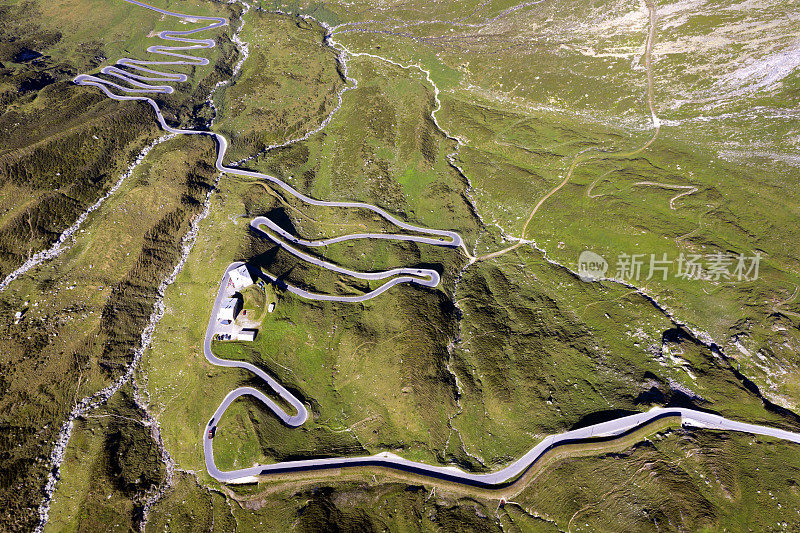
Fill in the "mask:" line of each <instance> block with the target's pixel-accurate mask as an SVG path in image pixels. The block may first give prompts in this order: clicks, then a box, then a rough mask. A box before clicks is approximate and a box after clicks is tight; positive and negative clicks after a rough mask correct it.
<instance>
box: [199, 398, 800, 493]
mask: <svg viewBox="0 0 800 533" xmlns="http://www.w3.org/2000/svg"><path fill="white" fill-rule="evenodd" d="M238 390H240V389H237V391H238ZM237 391H234V393H235V392H237ZM231 394H233V393H231ZM243 394H246V392H244V393H243ZM229 396H230V395H229ZM227 400H228V398H226V401H227ZM223 405H224V404H223ZM226 407H227V405H224V407H223V406H220V408H219V409H217V411H216V412H215V413H214V419H215V420H219V416H221V415H222V413H224V411H225V408H226ZM666 417H680V418H681V424H682V425H684V426H694V427H702V428H710V429H715V430H727V431H741V432H744V433H751V434H754V435H763V436H768V437H774V438H778V439H783V440H789V441H792V442H795V443H798V444H800V434H799V433H793V432H790V431H785V430H782V429H776V428H770V427H765V426H758V425H755V424H746V423H743V422H736V421H734V420H729V419H727V418H723V417H721V416H718V415H713V414H709V413H703V412H700V411H694V410H692V409H683V408H664V407H657V408H654V409H652V410H650V411H648V412H645V413H637V414H634V415H629V416H625V417H622V418H618V419H616V420H612V421H610V422H603V423H601V424H595V425H592V426H588V427H584V428H581V429H575V430H572V431H566V432H564V433H559V434H557V435H550V436H548V437H545V438H544V439H543V440H542V441H541V442H539V444H537V445H536V446H534V447H533V448H532V449H531V450H530V451H529V452H528V453H526V454H525V455H523V456H522V457H520V458H519V459H517V460H516V461H514V462H513V463H511V464H510V465H508V466H506V467H505V468H503V469H501V470H497V471H495V472H489V473H485V474H475V473H471V472H465V471H463V470H461V469H459V468H455V467H452V466H433V465H427V464H424V463H419V462H416V461H410V460H408V459H403V458H402V457H398V456H396V455H393V454H390V453H379V454H376V455H370V456H365V457H332V458H326V459H307V460H301V461H285V462H282V463H274V464H268V465H256V466H252V467H250V468H242V469H239V470H231V471H227V472H223V471H221V470H219V469H218V468H217V466H216V464H214V449H213V439H210V438H208V432H206V433H205V434H204V437H203V449H204V451H205V457H206V468H207V469H208V473H209V474H210V475H211V476H212V477H214V478H215V479H217V480H219V481H225V482H233V483H235V482H251V481H255V479H256V476H260V475H266V474H277V473H286V472H298V471H313V470H327V469H334V468H347V467H357V466H359V467H364V466H367V467H370V466H372V467H385V468H391V469H394V470H400V471H404V472H411V473H414V474H420V475H423V476H428V477H432V478H436V479H441V480H445V481H450V482H455V483H461V484H466V485H471V486H479V487H500V486H504V485H507V484H509V483H512V482H513V481H515V480H516V479H517V478H518V477H519V476H521V475H522V474H524V473H525V471H526V470H527V469H528V468H530V467H531V466H532V465H533V464H534V463H535V462H536V461H538V460H539V459H540V458H541V457H542V456H543V455H544V454H545V453H546V452H548V451H549V450H552V449H554V448H556V447H558V446H562V445H565V444H575V443H578V442H581V441H585V440H587V439H594V438H599V437H613V436H619V435H622V434H625V433H627V432H629V431H631V430H634V429H636V428H639V427H642V426H645V425H647V424H649V423H651V422H654V421H656V420H659V419H662V418H666ZM209 427H213V422H212V424H211V425H209Z"/></svg>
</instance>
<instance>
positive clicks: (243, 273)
mask: <svg viewBox="0 0 800 533" xmlns="http://www.w3.org/2000/svg"><path fill="white" fill-rule="evenodd" d="M229 276H230V280H231V284H232V285H233V288H234V289H243V288H245V287H249V286H250V285H252V284H253V278H251V277H250V272H248V271H247V265H242V266H240V267H239V268H236V269H234V270H231V272H230V274H229Z"/></svg>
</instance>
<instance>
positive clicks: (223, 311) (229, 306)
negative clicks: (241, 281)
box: [217, 297, 240, 321]
mask: <svg viewBox="0 0 800 533" xmlns="http://www.w3.org/2000/svg"><path fill="white" fill-rule="evenodd" d="M239 307H240V303H239V298H235V297H234V298H225V299H223V300H222V301H221V302H220V304H219V312H218V313H217V318H219V319H220V320H230V321H233V320H236V315H237V314H239Z"/></svg>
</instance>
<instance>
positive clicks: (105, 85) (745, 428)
mask: <svg viewBox="0 0 800 533" xmlns="http://www.w3.org/2000/svg"><path fill="white" fill-rule="evenodd" d="M124 1H125V2H128V3H131V4H135V5H138V6H141V7H144V8H147V9H150V10H153V11H156V12H158V13H161V14H163V15H169V16H172V17H177V18H180V19H184V20H186V21H188V22H201V21H208V22H209V24H208V25H206V26H203V27H201V28H196V29H191V30H183V31H170V30H167V31H162V32H160V33H159V37H160V38H161V39H163V40H166V41H175V42H179V43H184V44H182V45H180V46H150V47H148V48H147V51H148V52H150V53H154V54H161V55H165V56H170V57H174V58H176V59H175V60H172V61H140V60H134V59H129V58H123V59H121V60H119V61H118V62H117V65H119V66H123V67H127V69H128V70H123V69H120V68H118V67H116V66H109V67H104V68H103V69H102V70H101V71H100V72H101V73H102V74H105V75H106V76H109V77H113V78H116V79H118V80H120V81H122V82H125V83H127V84H128V85H130V86H131V87H125V86H122V85H119V84H118V83H115V82H112V81H110V80H107V79H103V78H98V77H97V76H92V75H85V74H84V75H80V76H78V77H76V78H75V80H74V81H75V83H76V84H79V85H92V86H95V87H98V88H99V89H100V90H102V91H103V92H104V93H105V94H106V95H107V96H108V97H109V98H112V99H114V100H144V101H146V102H148V103H149V104H150V106H151V107H152V108H153V110H154V111H155V114H156V118H157V119H158V122H159V124H160V125H161V127H162V128H163V129H164V130H165V131H168V132H170V133H175V134H185V135H209V136H211V137H213V138H214V139H215V140H216V142H217V148H218V150H217V160H216V168H217V169H218V170H219V171H220V172H223V173H229V174H235V175H240V176H249V177H253V178H258V179H264V180H268V181H271V182H272V183H274V184H275V185H277V186H279V187H281V188H282V189H283V190H285V191H287V192H288V193H290V194H292V195H294V196H295V197H297V198H299V199H301V200H303V201H304V202H306V203H309V204H311V205H317V206H325V207H343V208H361V209H368V210H370V211H372V212H374V213H376V214H378V215H380V216H381V217H383V218H384V219H386V220H388V221H389V222H391V223H392V224H394V225H396V226H398V227H400V228H402V229H405V230H408V231H412V232H417V233H422V234H427V235H430V236H432V237H421V236H409V235H381V234H369V233H362V234H352V235H345V236H341V237H336V238H333V239H327V240H323V241H305V240H303V239H300V238H298V237H293V236H291V235H289V234H288V233H287V232H285V231H283V230H282V229H280V228H277V225H276V224H272V223H271V222H272V221H269V219H256V220H255V221H253V223H252V224H254V227H255V228H256V229H259V228H258V226H259V225H262V224H263V225H266V226H268V227H269V228H270V229H272V230H273V231H274V232H275V233H277V234H279V235H281V236H282V237H284V238H286V239H287V240H289V241H291V242H293V243H295V244H302V245H305V246H324V245H325V244H326V243H327V244H332V243H334V242H341V241H344V240H349V239H364V238H376V239H399V240H413V241H417V242H422V243H427V244H432V245H436V246H447V247H451V248H462V249H463V251H464V252H465V253H466V256H467V257H470V254H469V252H468V250H467V249H466V246H465V244H464V241H463V239H462V238H461V236H460V235H459V234H458V233H456V232H452V231H444V230H434V229H427V228H422V227H419V226H413V225H411V224H407V223H405V222H403V221H401V220H399V219H397V218H396V217H394V216H392V215H391V214H389V213H388V212H386V211H384V210H383V209H381V208H379V207H377V206H373V205H370V204H367V203H362V202H326V201H321V200H315V199H313V198H310V197H308V196H306V195H304V194H302V193H301V192H299V191H297V190H296V189H294V188H293V187H291V186H290V185H288V184H287V183H284V182H283V181H281V180H279V179H278V178H275V177H273V176H269V175H267V174H262V173H259V172H251V171H244V170H240V169H236V168H232V167H226V166H225V165H224V163H223V160H224V157H225V153H226V151H227V149H228V142H227V140H226V139H225V138H224V137H223V136H221V135H219V134H217V133H213V132H210V131H196V130H183V129H177V128H173V127H171V126H169V125H168V124H167V123H166V121H165V120H164V116H163V115H162V114H161V110H160V109H159V107H158V104H157V103H156V102H155V101H154V100H153V99H151V98H149V97H147V96H125V95H117V94H115V93H113V92H112V90H111V88H113V89H116V90H119V91H121V92H123V93H145V94H147V93H149V94H170V93H172V92H173V91H174V89H173V88H172V87H171V86H169V85H151V84H150V83H149V82H182V81H186V80H187V79H188V78H187V76H186V75H184V74H175V73H170V72H162V71H158V70H155V69H151V68H149V67H148V66H156V65H173V66H180V65H192V66H198V65H207V64H208V63H209V61H208V59H205V58H200V57H195V56H191V55H187V54H183V53H181V52H182V51H188V50H199V49H207V48H212V47H214V46H215V42H214V40H213V39H191V38H188V36H189V35H192V34H194V33H197V32H200V31H205V30H210V29H214V28H218V27H220V26H224V25H226V24H227V23H228V22H227V20H225V19H224V18H222V17H200V16H191V15H183V14H180V13H175V12H171V11H166V10H163V9H159V8H156V7H153V6H150V5H148V4H145V3H143V2H138V1H136V0H124ZM131 71H138V72H139V73H145V74H137V73H134V72H131ZM276 228H277V229H276ZM259 231H261V233H264V234H265V235H267V237H268V238H270V239H272V240H274V241H276V242H280V241H279V240H278V239H277V238H276V237H275V236H274V235H272V234H269V233H267V232H264V231H262V230H260V229H259ZM280 244H281V246H283V247H284V248H286V249H287V250H289V251H290V252H291V253H294V254H295V255H298V254H301V255H298V257H301V258H304V259H307V260H308V259H313V261H311V262H313V263H315V264H317V265H318V266H321V267H323V268H329V269H334V268H335V269H338V270H335V271H337V272H341V273H347V274H348V275H356V277H361V279H385V278H386V277H389V276H392V275H398V274H399V277H396V278H393V279H392V280H390V281H389V282H387V283H385V284H384V285H382V286H381V287H380V288H378V289H376V290H375V291H373V292H372V293H368V294H365V295H363V296H360V297H355V298H361V299H368V298H371V297H374V296H377V295H378V294H380V292H382V291H383V290H386V289H387V288H389V287H390V286H392V285H393V284H397V283H403V282H410V283H418V284H422V285H426V286H431V287H433V286H436V285H437V284H438V282H439V278H438V274H436V273H431V272H432V271H429V270H427V269H393V270H390V271H386V272H379V273H360V272H355V271H350V270H347V269H340V268H339V267H336V266H335V265H332V264H331V263H328V262H326V261H322V260H318V259H316V258H314V257H313V256H309V255H308V254H303V252H300V251H299V250H296V249H294V248H293V247H291V246H290V245H288V244H287V243H285V242H280ZM241 264H242V263H233V264H232V265H231V266H229V267H228V269H227V270H226V272H225V275H224V276H223V278H222V281H221V283H220V287H219V290H218V292H217V297H216V300H215V302H214V308H213V310H212V313H211V317H210V319H209V325H208V328H207V330H206V338H205V342H204V345H203V351H204V354H205V356H206V358H207V359H208V361H209V362H210V363H212V364H215V365H218V366H226V367H235V368H242V369H245V370H248V371H250V372H253V373H254V374H256V375H257V376H259V377H260V378H261V379H263V380H264V381H265V382H266V383H267V384H268V385H269V386H270V387H272V389H273V390H274V391H275V392H276V393H277V394H278V395H280V396H281V398H283V399H284V400H285V401H286V402H288V403H289V405H291V406H292V407H293V408H294V409H295V410H296V411H297V413H296V414H294V415H290V414H288V413H286V412H285V411H284V410H283V409H282V408H281V407H280V406H279V405H277V404H276V403H275V402H274V401H272V400H271V399H270V398H268V397H267V396H266V395H264V394H263V393H261V392H260V391H258V390H256V389H253V388H251V387H240V388H238V389H235V390H234V391H232V392H230V393H229V394H228V395H227V396H226V397H225V399H224V400H223V401H222V403H221V404H220V406H219V407H218V408H217V410H216V411H215V412H214V416H213V417H212V419H211V421H210V422H209V424H208V426H207V429H215V428H216V423H217V421H218V420H219V419H220V418H221V416H222V415H223V414H224V413H225V410H226V409H227V408H228V406H229V405H230V404H231V403H232V402H233V401H234V400H236V399H237V398H239V397H240V396H243V395H250V396H253V397H254V398H256V399H258V400H259V401H261V402H263V403H264V404H265V405H266V406H267V407H269V408H270V410H272V412H273V413H275V415H276V416H278V418H280V419H281V420H282V421H283V422H284V423H285V424H287V425H288V426H291V427H296V426H300V425H302V424H303V423H304V422H305V421H306V419H307V418H308V411H307V409H306V408H305V406H304V405H303V404H302V402H300V400H299V399H297V398H296V397H295V396H294V395H292V394H291V392H289V391H288V390H286V388H284V387H283V386H281V385H280V384H279V383H278V382H277V381H275V379H273V378H272V377H271V376H270V375H269V374H267V373H266V372H264V371H263V370H261V369H260V368H258V367H257V366H255V365H252V364H250V363H247V362H244V361H230V360H227V359H220V358H218V357H216V356H215V355H214V354H213V353H212V351H211V340H212V338H213V329H214V321H215V320H216V316H217V310H218V307H219V303H220V301H221V299H222V297H223V295H224V294H225V290H226V286H227V282H228V279H229V272H230V270H231V269H232V268H236V267H237V266H239V265H241ZM363 276H379V277H377V278H371V277H363ZM417 276H419V277H417ZM426 277H427V279H425V278H426ZM287 288H288V289H289V290H290V291H291V292H294V293H295V294H299V295H300V296H304V297H308V298H315V297H316V299H326V300H335V301H342V302H347V301H359V300H353V299H352V298H353V297H346V296H333V295H313V294H311V293H305V291H302V289H298V288H294V287H287ZM668 416H680V417H681V420H682V423H683V424H684V425H688V426H698V427H708V428H712V429H718V430H729V431H741V432H746V433H752V434H755V435H765V436H770V437H774V438H779V439H784V440H789V441H792V442H796V443H800V434H798V433H793V432H789V431H784V430H781V429H775V428H769V427H764V426H758V425H754V424H746V423H742V422H736V421H733V420H728V419H726V418H723V417H721V416H717V415H712V414H708V413H703V412H699V411H693V410H691V409H670V408H655V409H653V410H651V411H648V412H646V413H639V414H634V415H630V416H626V417H622V418H619V419H617V420H612V421H610V422H604V423H602V424H595V425H593V426H589V427H585V428H581V429H576V430H572V431H567V432H565V433H560V434H558V435H551V436H548V437H545V438H544V439H543V440H542V441H541V442H540V443H539V444H537V445H536V446H534V447H533V448H532V449H531V450H530V451H529V452H528V453H526V454H525V455H524V456H522V457H521V458H520V459H518V460H517V461H515V462H514V463H512V464H510V465H509V466H507V467H505V468H503V469H501V470H498V471H496V472H491V473H486V474H474V473H470V472H464V471H463V470H460V469H458V468H455V467H450V466H432V465H426V464H423V463H418V462H415V461H409V460H407V459H403V458H401V457H398V456H395V455H392V454H389V453H382V454H377V455H372V456H367V457H342V458H328V459H309V460H303V461H287V462H283V463H276V464H269V465H256V466H253V467H250V468H243V469H239V470H233V471H229V472H223V471H221V470H219V469H218V468H217V467H216V464H215V463H214V452H213V440H212V439H211V438H209V431H208V430H206V431H204V433H203V449H204V453H205V460H206V467H207V469H208V472H209V474H210V475H211V476H213V477H214V478H216V479H218V480H220V481H229V482H233V481H237V480H238V481H242V480H248V481H249V480H252V479H253V476H258V475H262V474H269V473H277V472H291V471H302V470H315V469H328V468H341V467H348V466H383V467H389V468H394V469H398V470H404V471H411V472H415V473H419V474H423V475H427V476H430V477H436V478H440V479H446V480H451V481H455V482H459V483H466V484H471V485H481V486H496V485H502V484H504V483H508V482H509V481H513V480H514V479H516V478H517V477H518V476H519V475H521V474H522V473H523V472H524V471H525V470H526V469H527V468H529V467H530V465H532V464H533V463H534V462H535V461H537V460H538V459H539V458H540V457H541V456H542V455H543V454H544V453H545V452H546V451H547V450H549V449H552V448H554V447H556V446H559V445H562V444H566V443H574V442H577V441H580V440H584V439H589V438H595V437H603V436H614V435H620V434H622V433H625V432H626V431H629V430H631V429H634V428H636V427H640V426H642V425H644V424H647V423H649V422H652V421H654V420H657V419H660V418H663V417H668Z"/></svg>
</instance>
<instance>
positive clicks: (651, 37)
mask: <svg viewBox="0 0 800 533" xmlns="http://www.w3.org/2000/svg"><path fill="white" fill-rule="evenodd" d="M646 4H647V10H648V12H649V31H648V33H647V43H646V45H645V50H644V65H645V70H646V72H647V106H648V109H649V110H650V116H651V117H652V120H653V126H654V127H655V129H654V130H653V135H652V136H651V137H650V139H649V140H648V141H647V142H645V143H644V144H643V145H642V146H640V147H639V148H636V149H634V150H630V151H627V152H599V151H597V148H587V149H585V150H581V151H580V152H578V153H577V154H576V155H575V157H574V158H573V159H572V162H571V163H570V165H569V168H568V169H567V174H566V175H565V176H564V179H563V180H562V181H561V183H559V184H558V185H557V186H556V187H555V188H554V189H552V190H551V191H550V192H548V193H547V194H546V195H544V196H543V197H542V198H541V199H540V200H539V201H538V202H537V203H536V205H535V206H534V207H533V209H532V210H531V212H530V215H528V219H527V220H526V221H525V225H524V226H523V227H522V237H521V238H520V240H519V242H517V243H515V244H513V245H511V246H509V247H508V248H504V249H502V250H498V251H496V252H492V253H489V254H486V255H482V256H480V257H478V258H477V259H476V261H486V260H488V259H493V258H495V257H499V256H501V255H503V254H506V253H508V252H511V251H513V250H516V249H517V248H519V247H521V246H524V245H526V244H530V243H531V241H529V240H527V239H526V237H525V236H526V235H527V234H528V226H530V224H531V222H532V221H533V217H534V216H536V213H537V212H538V211H539V208H540V207H542V205H543V204H544V203H545V202H546V201H547V199H548V198H550V197H551V196H553V195H554V194H555V193H557V192H558V191H560V190H561V189H563V188H564V186H565V185H566V184H567V183H568V182H569V180H570V179H572V175H573V174H574V172H575V169H576V168H578V167H579V166H580V165H582V164H584V163H588V162H590V161H594V160H597V159H606V158H610V157H613V158H620V159H625V158H628V157H633V156H635V155H637V154H639V153H641V152H643V151H644V150H646V149H647V148H649V147H650V145H651V144H653V143H654V142H655V141H656V139H658V135H659V133H660V131H661V121H660V120H659V118H658V115H657V114H656V107H655V96H654V93H655V90H654V89H653V68H652V62H653V57H652V55H653V54H652V52H653V43H654V42H655V37H656V18H657V17H656V5H655V2H654V0H647V1H646ZM585 154H589V155H585Z"/></svg>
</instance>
